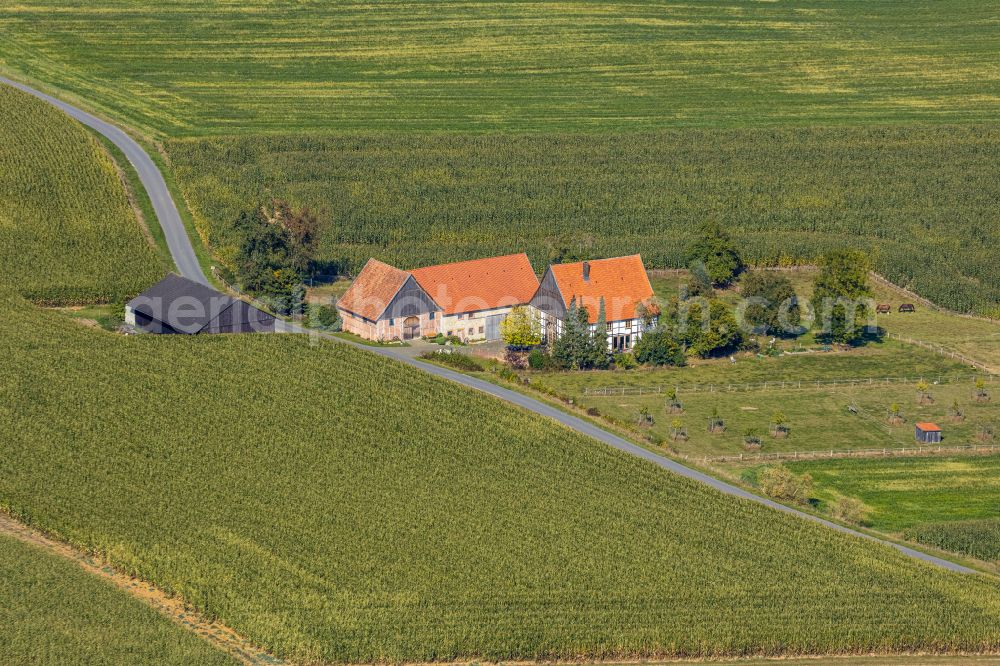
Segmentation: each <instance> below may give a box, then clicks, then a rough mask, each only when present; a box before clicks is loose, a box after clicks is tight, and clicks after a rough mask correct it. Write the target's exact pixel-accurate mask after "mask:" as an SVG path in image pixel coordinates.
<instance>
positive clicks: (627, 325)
mask: <svg viewBox="0 0 1000 666" xmlns="http://www.w3.org/2000/svg"><path fill="white" fill-rule="evenodd" d="M625 330H626V331H631V330H632V320H631V319H629V320H628V321H627V322H625Z"/></svg>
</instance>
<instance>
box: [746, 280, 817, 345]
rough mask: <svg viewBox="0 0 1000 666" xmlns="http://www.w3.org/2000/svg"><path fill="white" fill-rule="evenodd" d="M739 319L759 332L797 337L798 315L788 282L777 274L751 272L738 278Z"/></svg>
mask: <svg viewBox="0 0 1000 666" xmlns="http://www.w3.org/2000/svg"><path fill="white" fill-rule="evenodd" d="M740 293H741V295H742V297H743V298H744V299H745V300H744V310H743V317H744V319H745V321H746V323H747V324H748V325H749V326H750V327H752V328H753V329H754V330H755V331H757V332H760V333H775V334H778V335H797V334H799V333H800V332H801V330H800V328H799V325H800V322H801V319H802V313H801V311H800V308H799V303H798V299H797V297H796V295H795V289H794V288H793V287H792V282H791V280H789V279H788V278H787V277H785V276H784V275H782V274H781V273H779V272H777V271H752V272H750V273H745V274H744V275H743V277H742V278H741V279H740Z"/></svg>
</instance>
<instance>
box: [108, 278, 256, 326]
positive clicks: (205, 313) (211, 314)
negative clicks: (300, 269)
mask: <svg viewBox="0 0 1000 666" xmlns="http://www.w3.org/2000/svg"><path fill="white" fill-rule="evenodd" d="M125 323H127V324H129V325H130V326H133V327H135V329H136V330H138V331H141V332H144V333H164V334H167V333H171V334H185V335H197V334H201V333H273V332H274V330H275V318H274V315H271V314H268V313H267V312H264V311H263V310H260V309H258V308H255V307H254V306H252V305H250V304H249V303H247V302H245V301H241V300H238V299H235V298H231V297H230V296H227V295H225V294H223V293H221V292H219V291H216V290H215V289H212V288H211V287H207V286H205V285H203V284H201V283H199V282H195V281H193V280H189V279H187V278H185V277H181V276H180V275H175V274H173V273H171V274H170V275H168V276H167V277H165V278H163V279H162V280H160V281H159V282H157V283H156V284H154V285H153V286H152V287H150V288H149V289H147V290H146V291H144V292H142V293H141V294H139V295H138V296H136V297H135V298H133V299H132V300H131V301H129V302H128V304H127V305H126V306H125Z"/></svg>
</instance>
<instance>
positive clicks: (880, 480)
mask: <svg viewBox="0 0 1000 666" xmlns="http://www.w3.org/2000/svg"><path fill="white" fill-rule="evenodd" d="M787 464H788V466H789V467H791V468H792V469H793V470H795V471H796V472H808V473H809V474H811V475H812V477H813V479H814V480H815V482H816V495H817V497H818V498H819V499H821V500H822V501H825V502H829V501H832V500H834V499H836V498H837V497H840V496H847V497H856V498H858V499H860V500H862V501H863V502H864V503H865V505H866V506H867V507H868V509H869V515H868V518H867V519H868V522H870V523H871V525H872V526H873V527H875V528H877V529H880V530H883V531H886V532H897V533H902V532H904V531H906V530H909V529H911V528H915V527H919V526H921V525H924V524H928V523H941V522H954V521H966V520H973V519H981V518H995V517H996V515H997V511H998V509H1000V456H982V457H961V458H911V459H902V458H899V459H887V460H870V459H845V460H816V461H808V462H793V463H787Z"/></svg>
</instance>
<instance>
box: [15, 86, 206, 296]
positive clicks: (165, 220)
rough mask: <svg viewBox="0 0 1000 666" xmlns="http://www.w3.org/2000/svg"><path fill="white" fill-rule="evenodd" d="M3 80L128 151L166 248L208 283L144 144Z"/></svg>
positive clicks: (184, 270) (185, 271)
mask: <svg viewBox="0 0 1000 666" xmlns="http://www.w3.org/2000/svg"><path fill="white" fill-rule="evenodd" d="M0 83H6V84H7V85H10V86H13V87H15V88H18V89H19V90H23V91H24V92H26V93H29V94H31V95H34V96H35V97H39V98H41V99H44V100H45V101H46V102H48V103H49V104H52V105H53V106H56V107H58V108H60V109H62V110H63V111H64V112H65V113H67V114H68V115H70V116H71V117H73V118H75V119H76V120H78V121H80V122H81V123H83V124H84V125H86V126H87V127H92V128H93V129H95V130H97V131H98V132H100V133H101V134H103V135H104V136H105V137H107V139H108V140H109V141H111V143H113V144H115V145H116V146H118V148H119V149H120V150H121V151H122V152H123V153H125V157H126V158H127V159H128V161H129V162H131V163H132V166H133V167H135V170H136V173H138V174H139V180H140V181H142V186H143V187H144V188H146V193H147V194H149V199H150V201H151V202H152V203H153V210H154V211H155V212H156V218H157V219H158V220H159V221H160V227H162V228H163V234H164V236H166V238H167V247H169V248H170V255H171V256H172V257H173V259H174V264H175V265H176V266H177V270H178V271H180V274H181V275H183V276H184V277H186V278H188V279H189V280H194V281H195V282H200V283H202V284H206V285H207V284H208V278H206V277H205V273H204V272H203V271H202V270H201V264H199V263H198V257H197V255H195V253H194V247H192V245H191V239H190V238H188V235H187V230H186V229H185V228H184V223H183V222H181V216H180V213H178V212H177V206H176V205H174V200H173V198H172V197H171V196H170V190H168V189H167V183H166V182H165V181H164V180H163V174H162V173H160V170H159V169H158V168H157V166H156V163H155V162H153V160H152V159H151V158H150V157H149V155H148V154H147V153H146V151H145V150H143V149H142V146H140V145H139V144H138V143H136V141H135V140H134V139H133V138H132V137H130V136H129V135H128V134H126V133H125V132H123V131H122V130H121V129H119V128H118V127H116V126H114V125H112V124H111V123H107V122H105V121H103V120H101V119H100V118H98V117H96V116H94V115H92V114H90V113H87V112H86V111H81V110H80V109H78V108H76V107H75V106H72V105H70V104H67V103H66V102H63V101H60V100H58V99H56V98H55V97H52V96H50V95H46V94H45V93H43V92H39V91H37V90H35V89H34V88H30V87H28V86H26V85H24V84H23V83H18V82H17V81H11V80H10V79H8V78H5V77H3V76H0Z"/></svg>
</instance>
